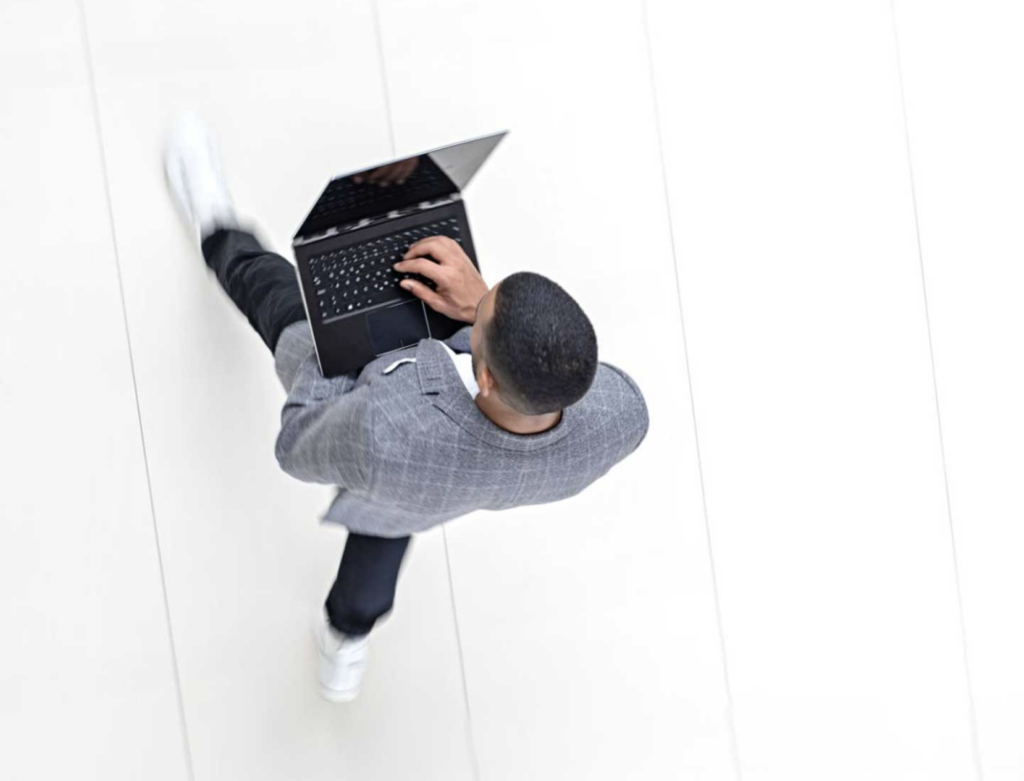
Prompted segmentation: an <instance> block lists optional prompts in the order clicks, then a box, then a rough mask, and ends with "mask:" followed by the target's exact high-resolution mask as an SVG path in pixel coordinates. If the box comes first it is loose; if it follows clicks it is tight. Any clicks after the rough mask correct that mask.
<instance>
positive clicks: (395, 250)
mask: <svg viewBox="0 0 1024 781" xmlns="http://www.w3.org/2000/svg"><path fill="white" fill-rule="evenodd" d="M507 133H508V131H502V132H500V133H495V134H493V135H489V136H481V137H480V138H474V139H470V140H469V141H463V142H462V143H459V144H451V145H450V146H445V147H441V148H439V149H433V150H431V151H429V152H423V153H421V154H418V155H412V156H411V157H403V158H399V159H397V160H392V161H389V162H387V163H382V164H380V165H376V166H371V167H370V168H364V169H362V170H359V171H353V172H352V173H349V174H344V175H341V176H336V177H334V178H333V179H332V180H331V181H330V182H329V183H328V185H327V187H326V188H325V189H324V191H323V193H322V194H321V195H320V197H319V198H318V199H317V202H316V204H315V205H314V206H313V210H312V211H311V212H310V213H309V215H308V216H307V217H306V219H305V221H304V222H303V223H302V226H301V227H300V228H299V230H298V232H297V233H296V234H295V238H294V239H293V240H292V248H293V250H294V252H295V265H296V268H297V269H298V276H299V282H300V286H301V288H302V301H303V304H304V306H305V308H306V317H307V318H308V319H309V323H310V326H311V328H312V330H313V344H314V346H315V349H316V357H317V361H318V362H319V363H320V372H321V374H323V376H324V377H336V376H337V375H339V374H344V373H346V372H351V371H355V370H357V369H360V368H362V367H363V366H365V365H366V364H367V363H369V362H370V361H372V360H373V359H375V358H377V357H378V356H381V355H385V354H387V353H390V352H394V351H395V350H401V349H403V348H405V347H409V346H411V345H414V344H416V343H417V342H419V341H420V340H421V339H428V338H429V339H439V340H444V339H447V338H448V337H449V336H451V335H452V334H454V333H455V332H456V331H458V330H459V329H460V328H464V327H465V326H466V323H463V322H459V321H457V320H453V319H451V318H449V317H447V316H446V315H442V314H440V313H439V312H435V311H434V310H433V309H431V307H429V306H427V304H425V303H424V302H423V301H421V300H420V299H419V298H417V297H416V296H415V295H413V294H412V293H410V292H409V291H407V290H404V289H403V288H401V287H399V282H401V281H402V280H403V279H409V278H412V279H416V280H418V281H420V282H423V283H424V284H426V285H427V286H428V287H430V288H431V289H436V285H435V284H434V283H433V282H432V281H430V280H428V279H426V278H425V277H423V276H421V275H420V274H410V273H407V272H402V273H400V272H397V271H395V270H394V269H393V268H392V265H393V264H394V263H397V262H398V261H399V260H401V259H402V256H403V255H404V254H405V252H406V250H408V248H409V245H411V244H413V243H414V242H416V241H419V240H420V239H423V238H426V237H428V236H448V237H449V238H452V239H454V240H455V241H457V242H459V244H460V245H461V246H462V249H463V250H464V251H465V253H466V255H468V256H469V259H470V260H471V261H472V262H473V265H475V266H476V267H477V269H478V270H479V268H480V264H479V263H478V262H477V259H476V253H475V251H474V249H473V239H472V237H471V235H470V232H469V221H468V219H467V217H466V205H465V201H464V200H463V198H462V191H463V189H465V187H466V185H467V184H469V181H470V179H472V178H473V176H474V175H475V174H476V172H477V171H478V170H479V169H480V166H481V165H483V163H484V161H485V160H486V159H487V158H488V156H490V154H491V152H493V151H494V148H495V147H496V146H497V145H498V143H499V142H500V141H501V139H502V138H504V137H505V136H506V135H507ZM360 179H361V180H362V181H357V180H360ZM403 179H404V181H402V180H403ZM382 182H386V183H387V184H388V186H386V187H384V186H381V183H382Z"/></svg>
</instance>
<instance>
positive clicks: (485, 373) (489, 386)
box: [476, 363, 494, 397]
mask: <svg viewBox="0 0 1024 781" xmlns="http://www.w3.org/2000/svg"><path fill="white" fill-rule="evenodd" d="M476 386H477V387H478V388H479V389H480V395H481V396H484V397H486V396H487V395H488V394H489V393H490V392H491V391H493V390H494V376H493V375H492V374H491V373H490V371H489V370H488V369H487V365H486V364H483V363H482V364H480V376H479V377H477V378H476Z"/></svg>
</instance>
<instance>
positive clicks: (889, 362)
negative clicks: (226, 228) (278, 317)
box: [0, 0, 1024, 781]
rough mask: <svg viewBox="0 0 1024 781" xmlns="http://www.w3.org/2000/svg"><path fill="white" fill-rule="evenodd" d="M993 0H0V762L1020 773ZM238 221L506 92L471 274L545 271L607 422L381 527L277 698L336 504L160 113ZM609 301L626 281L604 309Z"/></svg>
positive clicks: (1016, 485)
mask: <svg viewBox="0 0 1024 781" xmlns="http://www.w3.org/2000/svg"><path fill="white" fill-rule="evenodd" d="M1022 36H1024V8H1022V7H1021V6H1020V4H1019V3H1016V2H1013V0H1002V1H1000V2H997V1H996V0H980V1H979V2H967V0H941V1H936V0H931V1H927V0H893V2H892V4H891V5H890V2H889V0H862V2H849V3H822V2H815V1H814V0H803V1H800V0H781V1H780V2H775V3H764V2H757V1H756V0H742V1H741V0H720V1H719V2H715V3H710V2H695V1H694V0H684V1H680V0H646V2H641V1H640V0H606V1H605V2H599V3H594V2H582V0H580V2H564V1H561V2H560V1H557V0H517V2H508V1H507V0H506V1H505V2H500V3H499V2H483V0H479V1H478V2H471V1H470V0H445V1H444V2H437V1H436V0H435V2H431V3H424V2H420V1H419V0H344V1H343V2H338V1H337V0H301V1H300V2H292V3H285V4H282V3H248V4H247V3H239V2H237V1H236V2H230V3H228V2H210V0H176V2H174V3H168V2H160V1H159V0H105V2H99V1H98V0H5V2H4V3H3V4H2V5H0V66H2V67H0V172H3V175H4V182H3V187H2V188H0V191H2V195H0V225H2V227H3V230H4V235H5V238H6V240H7V242H8V250H7V252H6V260H5V264H4V271H3V275H2V280H3V281H2V283H0V328H2V332H3V337H2V339H0V367H2V368H0V438H2V442H3V450H2V453H3V455H2V456H0V459H2V461H0V464H2V467H3V471H2V474H3V481H2V487H0V520H2V522H0V625H2V627H3V628H2V630H0V736H2V737H0V777H2V778H4V779H7V778H10V779H54V778H76V779H77V778H88V779H104V780H106V779H136V778H146V779H196V780H198V781H224V780H226V779H239V780H244V781H257V780H263V779H267V780H270V779H274V780H276V779H328V778H331V779H336V778H345V779H388V781H398V780H400V779H410V780H411V779H416V780H417V781H419V780H420V779H444V780H445V781H460V780H461V779H472V780H473V781H481V780H482V781H523V780H527V779H529V780H533V779H542V780H544V781H546V780H547V779H552V780H558V781H562V780H566V779H567V780H570V781H574V780H575V779H581V780H584V781H591V780H594V781H600V780H603V779H616V780H619V779H694V780H696V779H700V780H701V781H704V780H705V779H707V780H710V779H741V778H742V779H747V780H748V781H750V780H755V779H756V780H757V781H761V780H765V781H767V780H769V779H770V780H771V781H796V780H803V779H807V781H821V780H822V779H829V780H830V781H831V780H833V779H850V780H851V781H852V780H853V779H857V780H858V781H859V780H860V779H868V778H871V779H893V780H894V781H902V780H903V779H922V780H923V779H927V780H928V781H936V780H939V779H949V780H950V781H954V780H955V781H962V780H964V779H979V780H980V779H985V780H986V781H1021V779H1024V665H1022V664H1021V659H1024V609H1022V597H1024V567H1022V566H1021V561H1022V557H1024V491H1022V489H1021V486H1022V485H1024V480H1022V474H1024V446H1022V442H1024V406H1022V405H1024V402H1022V399H1024V350H1022V347H1024V344H1022V343H1024V307H1022V306H1021V304H1020V301H1021V298H1022V296H1024V231H1022V230H1021V228H1020V226H1021V224H1022V219H1021V218H1022V215H1024V186H1022V184H1021V183H1022V182H1024V144H1022V139H1024V98H1022V95H1024V89H1022V87H1024V49H1022V48H1021V46H1020V41H1021V39H1022ZM185 107H194V108H196V109H197V110H199V111H200V112H201V113H202V114H203V115H205V116H206V117H207V118H208V119H209V120H210V122H211V123H212V124H213V125H214V126H215V128H216V129H217V131H218V133H219V135H220V138H221V143H222V149H223V155H224V163H225V167H226V169H227V174H228V177H229V181H230V183H231V186H232V190H233V192H234V195H235V199H236V202H237V204H238V206H239V208H240V210H241V211H242V212H243V214H244V215H245V216H246V217H248V218H249V219H250V220H252V221H253V224H255V225H257V226H258V232H259V234H260V235H261V238H263V239H264V241H266V242H267V243H268V244H269V245H270V246H271V247H273V248H274V249H276V250H277V251H279V252H281V253H282V254H284V255H285V256H286V257H290V249H289V240H290V237H291V235H292V233H293V232H294V229H295V227H296V226H297V225H298V223H299V222H300V221H301V219H302V217H303V216H304V214H305V210H307V209H308V208H309V206H310V205H311V203H312V201H313V199H315V197H316V194H317V193H318V191H319V189H320V188H321V187H322V186H323V184H324V183H325V182H326V180H327V179H328V178H329V177H330V175H331V174H332V173H337V172H342V171H346V170H351V169H353V168H357V167H362V166H364V165H368V164H372V163H375V162H379V161H382V160H384V159H387V158H389V157H391V156H393V155H395V154H401V153H413V152H417V151H420V150H423V149H427V148H431V147H434V146H438V145H442V144H445V143H449V142H452V141H455V140H459V139H462V138H468V137H471V136H475V135H481V134H484V133H488V132H492V131H495V130H500V129H509V130H511V133H510V135H509V137H508V138H507V139H506V141H505V142H504V143H503V144H502V145H501V146H500V147H499V149H498V150H497V152H496V153H495V156H494V157H493V159H492V160H491V161H489V162H488V163H487V165H486V166H485V168H484V169H483V170H482V171H481V173H480V175H479V178H478V179H477V180H476V181H474V182H473V184H472V185H471V186H470V188H469V190H468V192H467V201H468V205H469V211H470V218H471V220H472V224H473V231H474V240H475V243H476V244H477V248H478V252H479V255H480V259H481V265H482V268H483V270H484V275H485V278H486V279H487V281H488V282H489V283H490V284H494V283H495V282H497V281H499V280H500V279H502V278H503V277H504V276H506V275H508V274H510V273H512V272H514V271H518V270H533V271H537V272H539V273H543V274H545V275H547V276H549V277H551V278H552V279H554V280H555V281H557V282H559V283H560V284H562V285H563V286H565V287H566V288H567V289H568V290H569V291H570V292H571V293H572V294H573V296H574V297H575V298H576V299H577V300H578V301H579V302H580V303H581V305H582V306H583V307H584V308H585V309H586V311H587V313H588V314H589V315H590V317H591V318H592V320H593V321H594V323H595V326H596V327H597V330H598V333H599V339H600V351H601V359H602V360H604V361H607V362H610V363H613V364H615V365H618V366H621V367H623V368H625V369H626V370H627V371H629V372H630V374H631V376H633V377H634V378H635V379H636V380H637V382H638V383H639V384H640V386H641V388H642V389H643V391H644V394H645V397H646V400H647V404H648V407H649V409H650V414H651V429H650V434H649V436H648V438H647V440H646V441H645V444H644V446H643V447H641V448H640V449H639V450H638V451H637V453H636V454H635V455H634V456H632V457H631V458H629V459H627V460H626V461H625V462H623V463H622V464H620V465H619V466H617V467H616V468H614V469H613V470H612V471H611V472H610V473H609V474H608V475H607V476H606V477H605V478H604V479H602V480H601V481H599V482H598V483H597V484H595V485H593V486H592V487H591V488H589V489H588V490H587V491H585V492H584V493H582V494H580V495H579V496H577V497H574V498H573V499H571V500H568V501H565V502H561V503H558V504H555V505H550V506H546V507H544V506H541V507H529V508H521V509H519V510H515V511H509V512H504V513H477V514H474V515H472V516H467V517H465V518H462V519H459V520H457V521H455V522H453V523H450V524H448V525H447V526H446V527H445V528H444V529H440V528H438V529H434V530H432V531H430V532H428V533H426V534H424V535H421V536H418V537H417V538H416V540H415V541H414V542H413V546H412V548H411V549H410V554H409V558H408V560H407V566H406V567H405V568H404V569H403V572H402V577H401V580H400V583H399V593H398V598H397V601H396V607H395V610H394V612H393V613H392V615H391V616H390V617H389V618H388V619H386V620H385V621H384V622H383V623H382V624H381V625H380V627H379V630H378V631H376V632H375V633H374V635H373V640H372V644H371V658H370V667H369V670H368V673H367V677H366V681H365V685H364V690H363V693H362V695H361V697H360V698H359V699H358V700H357V701H356V702H354V703H351V704H348V705H332V704H329V703H326V702H324V701H323V700H321V699H320V698H319V696H318V695H317V694H316V690H315V686H314V679H313V675H314V662H315V652H314V650H313V646H312V641H311V639H310V632H309V624H310V618H311V616H312V614H313V613H314V611H315V610H316V609H317V608H318V607H319V605H320V604H321V603H322V601H323V598H324V596H325V594H326V591H327V589H328V588H329V586H330V584H331V582H332V580H333V578H334V574H335V571H336V567H337V561H338V556H339V553H340V551H341V549H342V546H343V543H344V534H345V533H344V530H342V529H339V528H337V527H333V526H325V525H322V524H320V523H319V521H318V518H319V517H320V515H321V514H322V512H323V511H324V510H325V509H326V506H327V503H328V501H329V499H330V497H331V494H332V492H331V490H330V489H329V488H328V487H325V486H313V485H308V484H302V483H299V482H296V481H294V480H292V479H290V478H289V477H287V476H286V475H284V474H283V473H281V472H280V470H279V469H278V467H277V464H276V461H275V460H274V457H273V441H274V437H275V435H276V432H277V424H278V422H279V417H278V415H279V411H280V405H281V403H282V402H283V400H284V392H283V391H282V389H281V387H280V385H279V384H278V382H277V378H276V376H275V375H274V371H273V364H272V362H271V357H270V354H269V352H268V351H267V349H266V347H265V346H264V345H263V343H262V342H261V341H260V339H259V338H258V336H257V335H256V334H255V333H254V332H253V330H252V329H251V327H250V326H249V325H248V323H247V322H246V321H245V319H244V318H243V317H242V316H241V315H240V314H239V312H238V311H237V310H236V309H234V307H233V305H232V304H231V302H230V300H229V299H228V298H227V297H226V295H225V294H224V293H223V291H221V290H220V289H219V287H218V286H217V284H216V281H215V280H214V279H213V277H212V276H211V275H210V274H209V272H208V271H207V269H206V267H205V266H204V264H203V262H202V260H201V258H200V256H199V255H198V253H197V251H196V249H195V248H194V247H193V246H190V244H189V242H188V239H187V236H186V235H185V232H184V231H183V229H182V227H181V225H180V223H179V221H178V218H177V215H176V214H175V212H174V211H173V209H172V206H171V203H170V201H169V198H168V196H167V193H166V190H165V186H164V182H163V178H162V171H161V167H160V149H161V146H162V141H163V133H164V130H165V129H166V125H167V122H168V120H169V118H170V117H172V116H173V115H174V114H175V112H177V111H178V110H180V109H182V108H185ZM624 315H625V316H624Z"/></svg>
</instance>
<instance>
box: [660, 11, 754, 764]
mask: <svg viewBox="0 0 1024 781" xmlns="http://www.w3.org/2000/svg"><path fill="white" fill-rule="evenodd" d="M647 5H648V0H643V2H642V3H641V8H642V12H643V31H644V40H645V42H646V45H647V68H648V74H649V76H650V82H651V102H652V105H653V108H654V129H655V133H656V136H657V139H658V157H659V160H660V162H661V182H662V190H663V192H664V196H665V213H666V223H667V224H668V235H669V246H670V247H671V249H672V268H673V271H674V272H675V276H676V286H675V287H676V301H677V304H678V308H679V324H680V327H681V329H682V336H683V364H684V366H685V368H686V383H687V387H688V389H689V393H690V417H691V420H692V423H693V440H694V447H695V449H696V455H697V474H698V477H699V479H700V498H701V506H702V509H703V513H704V535H705V539H706V540H707V546H708V564H709V566H710V569H711V588H712V593H713V594H714V600H715V620H716V624H717V627H718V643H719V648H720V651H721V658H722V676H723V680H724V683H725V698H726V718H727V721H728V730H729V739H730V740H729V742H730V749H731V752H730V753H731V756H732V762H733V772H734V773H735V775H736V778H737V779H742V778H743V772H742V769H741V765H740V756H739V742H738V740H737V736H736V721H735V716H734V709H733V697H732V685H731V683H730V677H729V663H728V655H727V653H726V647H725V629H724V626H723V624H722V608H721V603H720V600H719V595H718V575H717V572H716V569H715V557H714V552H713V550H712V545H711V525H710V523H709V522H708V505H707V495H706V492H705V490H704V467H703V464H702V463H701V455H700V439H699V437H698V434H697V407H696V402H695V401H694V398H693V380H692V378H691V376H690V351H689V346H688V344H687V340H686V319H685V317H684V315H683V299H682V293H681V291H680V289H679V263H678V260H677V254H676V241H675V231H674V229H673V225H672V203H671V199H670V197H669V188H668V172H667V171H666V170H665V147H664V143H663V141H662V135H661V112H660V110H659V108H658V88H657V80H656V78H655V75H654V50H653V47H652V46H651V34H650V24H649V21H648V12H647Z"/></svg>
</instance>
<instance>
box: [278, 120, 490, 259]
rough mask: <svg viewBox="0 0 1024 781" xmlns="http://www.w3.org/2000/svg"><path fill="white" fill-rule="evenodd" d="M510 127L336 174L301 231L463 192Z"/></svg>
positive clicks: (314, 231)
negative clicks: (503, 130) (357, 169)
mask: <svg viewBox="0 0 1024 781" xmlns="http://www.w3.org/2000/svg"><path fill="white" fill-rule="evenodd" d="M506 133H507V131H505V132H501V133H495V134H494V135H490V136H484V137H482V138H475V139H471V140H469V141H464V142H462V143H459V144H451V145H450V146H446V147H441V148H440V149H433V150H430V151H428V152H422V153H420V154H418V155H412V156H410V157H403V158H400V159H398V160H393V161H390V162H387V163H384V164H382V165H377V166H371V167H370V168H364V169H361V170H359V171H353V172H352V173H348V174H343V175H341V176H336V177H335V178H334V179H332V180H331V181H330V183H329V184H328V185H327V187H326V189H325V190H324V191H323V193H322V194H321V195H320V197H319V198H318V199H317V202H316V204H315V205H314V206H313V209H312V211H310V213H309V215H308V216H307V217H306V219H305V221H304V222H303V223H302V226H301V227H300V228H299V230H298V232H297V233H296V234H295V238H296V239H298V238H299V237H302V236H309V235H311V234H317V233H323V232H324V231H326V230H328V229H330V228H339V229H340V228H341V227H342V226H346V225H351V224H353V223H358V222H359V221H360V220H363V219H367V218H376V217H381V216H384V215H386V214H387V213H388V212H392V211H402V210H405V209H408V208H410V207H414V206H416V205H417V204H420V203H423V202H425V201H433V200H438V199H442V198H447V197H450V196H451V195H453V194H454V193H458V192H461V191H462V190H463V188H465V186H466V185H467V184H469V181H470V179H472V178H473V176H474V175H475V174H476V172H477V171H478V170H479V169H480V166H481V165H483V163H484V161H485V160H486V159H487V158H488V156H489V155H490V154H491V152H492V151H494V148H495V147H496V146H497V145H498V142H500V141H501V139H502V138H504V137H505V135H506Z"/></svg>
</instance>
